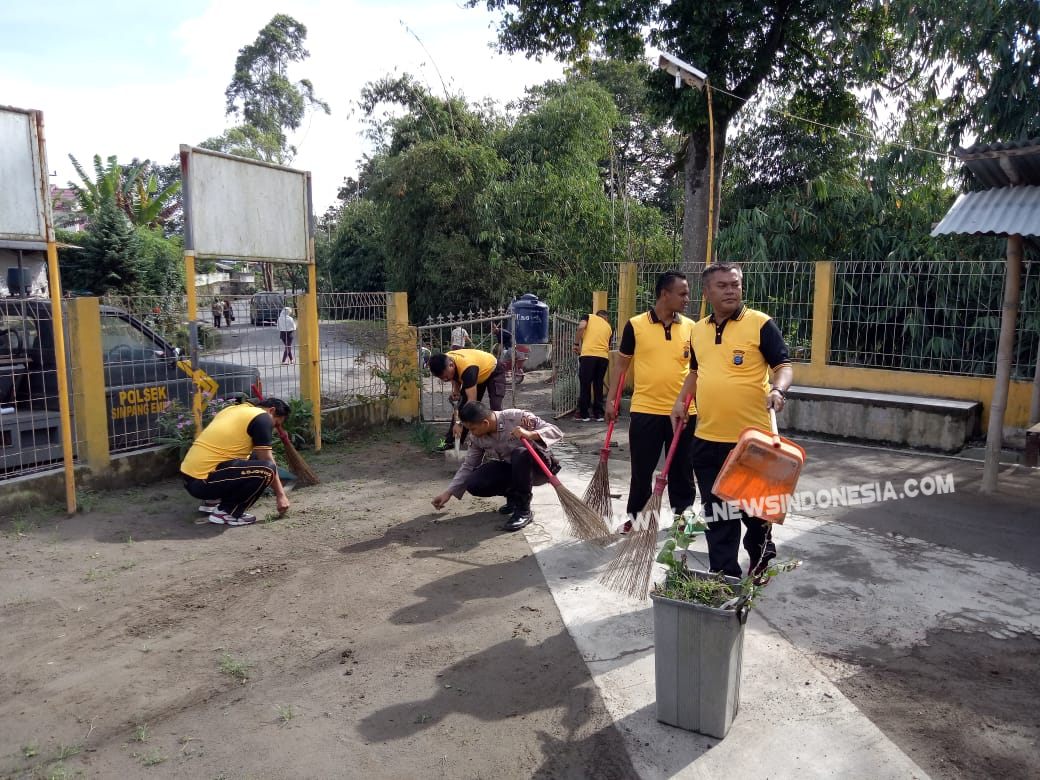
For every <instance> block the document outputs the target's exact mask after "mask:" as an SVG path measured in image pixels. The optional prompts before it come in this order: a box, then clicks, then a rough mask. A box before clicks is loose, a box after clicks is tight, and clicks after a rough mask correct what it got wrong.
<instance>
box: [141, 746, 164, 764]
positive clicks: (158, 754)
mask: <svg viewBox="0 0 1040 780" xmlns="http://www.w3.org/2000/svg"><path fill="white" fill-rule="evenodd" d="M165 760H166V756H165V755H164V754H163V752H162V751H161V750H151V751H149V752H147V753H145V754H144V755H143V756H141V763H142V764H144V765H145V766H156V765H157V764H161V763H162V762H163V761H165Z"/></svg>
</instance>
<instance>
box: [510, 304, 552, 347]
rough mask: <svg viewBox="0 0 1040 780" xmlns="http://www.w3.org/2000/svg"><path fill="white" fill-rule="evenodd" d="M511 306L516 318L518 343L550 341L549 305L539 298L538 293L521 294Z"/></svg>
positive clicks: (544, 342) (543, 342)
mask: <svg viewBox="0 0 1040 780" xmlns="http://www.w3.org/2000/svg"><path fill="white" fill-rule="evenodd" d="M509 308H510V309H511V310H512V312H513V315H514V317H515V319H516V343H517V344H547V343H548V342H549V307H548V306H547V305H546V304H544V303H542V302H541V301H540V300H538V296H537V295H533V294H532V293H527V294H526V295H521V296H520V298H519V299H517V300H515V301H513V303H512V304H511V305H510V307H509Z"/></svg>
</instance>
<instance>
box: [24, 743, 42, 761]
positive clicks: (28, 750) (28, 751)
mask: <svg viewBox="0 0 1040 780" xmlns="http://www.w3.org/2000/svg"><path fill="white" fill-rule="evenodd" d="M38 755H40V746H39V745H37V744H36V743H35V742H31V743H30V744H28V745H22V757H23V758H35V757H36V756H38Z"/></svg>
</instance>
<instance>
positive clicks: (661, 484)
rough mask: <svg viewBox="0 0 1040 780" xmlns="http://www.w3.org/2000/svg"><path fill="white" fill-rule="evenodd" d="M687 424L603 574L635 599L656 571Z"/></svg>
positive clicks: (679, 428) (612, 585)
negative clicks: (671, 475) (661, 520)
mask: <svg viewBox="0 0 1040 780" xmlns="http://www.w3.org/2000/svg"><path fill="white" fill-rule="evenodd" d="M692 400H693V399H692V398H691V397H690V396H686V399H685V408H686V411H689V409H690V401H692ZM685 427H686V417H685V416H683V419H681V420H680V421H679V424H678V425H676V426H675V431H674V432H673V433H672V445H671V446H670V447H669V448H668V455H667V456H666V457H665V459H664V469H663V470H662V471H661V473H660V474H658V475H657V479H656V480H655V481H654V492H653V493H652V494H651V495H650V498H649V499H648V500H647V502H646V504H645V505H644V506H643V509H642V511H641V512H640V513H639V514H638V515H636V518H635V522H634V523H633V524H632V532H631V533H630V534H629V535H628V537H627V538H626V539H625V541H624V543H623V544H621V546H620V547H619V548H618V551H617V555H615V556H614V560H612V561H611V562H610V563H609V564H608V565H607V570H606V571H605V572H603V576H601V577H600V582H602V583H603V584H604V585H606V586H607V587H608V588H610V589H611V590H616V591H618V592H620V593H624V594H626V595H628V596H630V597H632V598H641V599H645V598H646V594H647V592H648V591H649V589H650V573H651V572H652V571H653V564H654V557H655V555H654V554H655V553H656V552H657V518H658V516H659V515H660V514H661V497H662V496H663V495H664V488H665V485H667V484H668V470H669V469H670V468H671V466H672V458H674V457H675V451H676V450H677V449H678V447H679V439H681V438H682V432H683V428H685Z"/></svg>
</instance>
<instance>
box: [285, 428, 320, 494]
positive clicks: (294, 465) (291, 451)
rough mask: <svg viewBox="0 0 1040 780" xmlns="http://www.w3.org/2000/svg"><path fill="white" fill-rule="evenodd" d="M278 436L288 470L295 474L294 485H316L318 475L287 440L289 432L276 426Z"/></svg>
mask: <svg viewBox="0 0 1040 780" xmlns="http://www.w3.org/2000/svg"><path fill="white" fill-rule="evenodd" d="M278 437H279V438H280V439H281V440H282V444H283V445H284V446H285V460H286V462H287V463H288V464H289V471H291V472H292V473H293V474H295V475H296V486H297V487H310V486H311V485H317V484H318V482H319V481H320V480H319V479H318V475H317V474H315V473H314V471H312V470H311V467H310V466H308V465H307V462H306V461H305V460H304V459H303V457H302V456H301V455H300V453H299V452H297V450H296V448H295V447H294V446H293V445H292V442H291V441H290V440H289V434H288V433H286V432H285V431H284V430H282V428H281V427H279V428H278Z"/></svg>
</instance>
